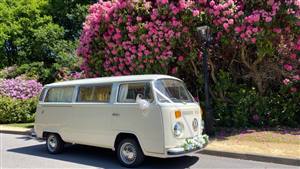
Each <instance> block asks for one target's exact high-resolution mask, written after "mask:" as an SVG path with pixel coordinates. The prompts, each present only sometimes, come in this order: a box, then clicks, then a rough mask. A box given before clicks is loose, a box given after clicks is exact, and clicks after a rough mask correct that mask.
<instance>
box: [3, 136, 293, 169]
mask: <svg viewBox="0 0 300 169" xmlns="http://www.w3.org/2000/svg"><path fill="white" fill-rule="evenodd" d="M0 141H1V142H0V145H1V152H0V158H1V159H0V160H1V161H0V168H1V169H4V168H114V169H115V168H121V167H120V166H119V164H118V162H117V160H116V158H115V155H114V153H113V152H112V151H111V150H107V149H101V148H95V147H88V146H79V145H76V146H69V147H67V148H66V149H65V151H64V153H63V154H59V155H50V154H48V153H47V151H46V148H45V146H44V142H39V141H37V140H34V139H32V138H30V137H28V136H24V135H14V134H3V133H1V134H0ZM140 168H170V169H175V168H230V169H232V168H263V169H266V168H281V169H282V168H298V169H299V167H296V166H287V165H280V164H274V163H264V162H256V161H247V160H239V159H232V158H225V157H215V156H209V155H202V154H195V155H194V156H185V157H180V158H173V159H158V158H146V161H145V163H144V164H143V165H142V166H141V167H140Z"/></svg>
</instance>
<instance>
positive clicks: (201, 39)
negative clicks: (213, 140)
mask: <svg viewBox="0 0 300 169" xmlns="http://www.w3.org/2000/svg"><path fill="white" fill-rule="evenodd" d="M196 30H197V32H196V33H197V41H198V44H199V47H200V49H201V48H202V49H203V73H204V94H205V131H206V133H207V134H209V135H213V134H214V129H213V126H214V116H213V110H212V107H211V100H210V95H209V72H208V63H207V60H208V48H209V45H210V42H211V34H210V28H209V26H200V27H197V29H196Z"/></svg>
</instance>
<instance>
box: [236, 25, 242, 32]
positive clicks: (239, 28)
mask: <svg viewBox="0 0 300 169" xmlns="http://www.w3.org/2000/svg"><path fill="white" fill-rule="evenodd" d="M234 30H235V32H236V33H240V32H241V31H242V29H241V27H239V26H237V27H235V28H234Z"/></svg>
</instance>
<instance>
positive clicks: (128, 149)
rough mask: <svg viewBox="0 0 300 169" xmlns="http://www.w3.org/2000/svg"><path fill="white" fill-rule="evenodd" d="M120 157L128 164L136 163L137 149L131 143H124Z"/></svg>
mask: <svg viewBox="0 0 300 169" xmlns="http://www.w3.org/2000/svg"><path fill="white" fill-rule="evenodd" d="M120 157H121V159H122V161H123V162H124V163H126V164H132V163H134V161H135V159H136V149H135V147H134V145H133V144H131V143H124V144H123V145H122V146H121V149H120Z"/></svg>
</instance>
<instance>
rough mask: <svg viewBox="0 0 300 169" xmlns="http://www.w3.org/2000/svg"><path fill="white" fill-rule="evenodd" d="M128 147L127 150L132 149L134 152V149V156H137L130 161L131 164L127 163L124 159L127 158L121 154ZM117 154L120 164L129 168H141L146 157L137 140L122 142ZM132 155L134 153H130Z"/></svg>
mask: <svg viewBox="0 0 300 169" xmlns="http://www.w3.org/2000/svg"><path fill="white" fill-rule="evenodd" d="M126 146H127V148H132V150H133V149H134V150H133V151H134V152H133V154H135V155H134V156H135V157H134V158H133V159H129V161H130V163H128V161H126V159H125V160H124V158H126V157H125V156H124V154H123V153H122V152H121V151H122V150H124V148H125V147H126ZM128 146H130V147H128ZM127 150H128V149H127ZM124 151H125V150H124ZM116 153H117V158H118V160H119V162H120V164H121V165H122V166H124V167H127V168H134V167H137V166H139V165H140V164H141V163H142V162H143V161H144V158H145V155H144V153H143V151H142V149H141V147H140V145H139V143H138V142H137V141H136V140H135V139H129V138H128V139H124V140H122V141H121V142H120V143H119V144H118V147H117V151H116ZM130 153H132V152H130ZM129 156H130V155H129Z"/></svg>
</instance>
